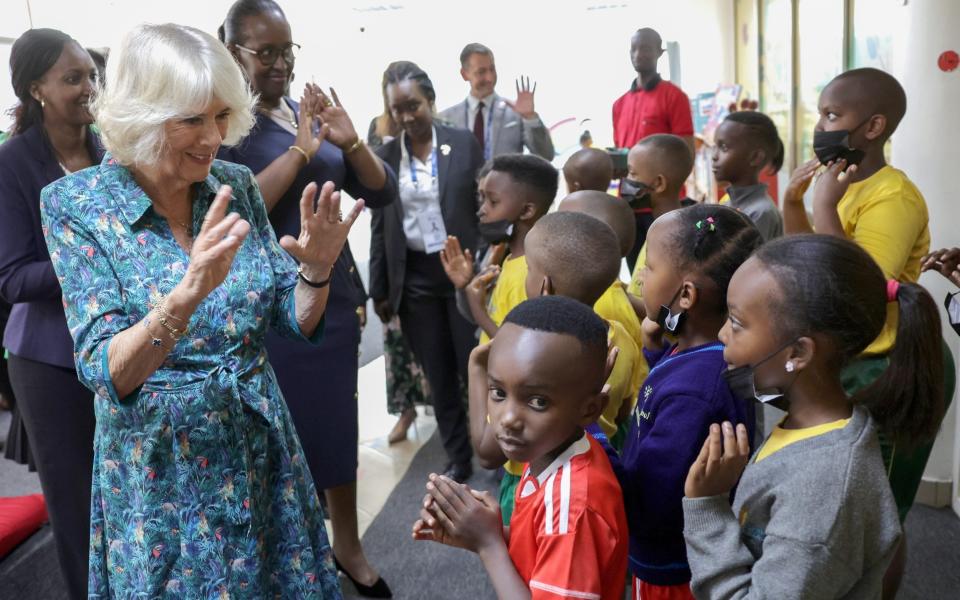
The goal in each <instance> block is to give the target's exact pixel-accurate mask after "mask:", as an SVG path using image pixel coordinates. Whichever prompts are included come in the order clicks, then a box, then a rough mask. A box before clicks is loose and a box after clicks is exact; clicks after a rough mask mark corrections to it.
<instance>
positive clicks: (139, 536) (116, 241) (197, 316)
mask: <svg viewBox="0 0 960 600" xmlns="http://www.w3.org/2000/svg"><path fill="white" fill-rule="evenodd" d="M221 184H228V185H230V186H232V188H233V200H231V202H230V207H229V210H230V211H236V212H238V213H240V215H241V216H242V217H243V218H245V219H247V220H248V221H249V222H250V225H251V231H250V234H249V235H248V236H247V238H246V239H245V240H244V243H243V245H242V246H241V248H240V250H239V251H238V253H237V255H236V258H235V259H234V262H233V266H232V268H231V270H230V273H229V274H228V275H227V278H226V280H225V281H224V282H223V284H222V285H220V287H218V288H217V289H215V290H214V291H213V292H212V293H211V294H210V295H209V296H208V297H207V298H206V299H205V300H204V301H203V303H202V304H201V305H200V306H199V308H198V309H197V311H196V312H195V313H194V315H193V317H192V318H191V320H190V324H189V330H188V332H187V334H186V335H185V336H184V337H183V338H181V339H180V341H179V342H178V343H177V344H176V347H175V348H174V349H173V351H172V352H170V354H169V355H168V357H167V359H166V361H165V362H164V363H163V365H162V366H161V367H160V368H159V369H158V370H157V371H156V372H155V373H154V374H153V375H151V376H150V378H149V379H147V381H146V382H145V383H144V384H143V386H142V387H140V388H139V389H137V390H135V391H134V392H132V393H131V394H129V395H128V396H126V397H125V398H119V397H117V394H116V391H115V390H114V387H113V383H112V381H111V379H110V374H109V370H108V368H107V349H108V346H109V344H110V340H111V338H112V337H113V336H114V335H116V334H117V333H119V332H121V331H123V330H124V329H127V328H128V327H134V326H143V325H138V323H139V322H140V321H141V320H142V319H143V318H144V316H145V315H146V314H147V312H148V311H149V310H150V307H151V306H153V305H155V304H156V303H157V302H158V301H159V300H160V299H161V297H162V296H163V295H164V294H167V293H169V292H170V291H171V290H172V289H173V288H174V286H176V284H177V283H178V282H179V281H180V280H181V279H182V278H183V275H184V273H185V271H186V268H187V264H188V262H189V257H188V255H187V253H186V252H184V250H183V249H182V248H181V247H180V246H179V245H178V244H177V242H176V241H175V239H174V237H173V234H172V232H171V231H170V228H169V227H168V226H167V223H166V221H165V220H164V219H163V218H162V217H160V216H158V215H157V213H156V212H154V210H153V208H152V204H151V202H150V199H149V198H148V197H147V195H146V194H145V193H144V191H143V190H142V189H141V188H140V187H139V186H138V185H137V184H136V182H135V181H134V179H133V177H132V175H131V173H130V171H128V170H127V169H126V168H124V167H123V166H121V165H119V164H117V163H116V162H115V161H114V160H113V159H112V158H111V157H110V155H109V154H108V155H107V156H105V157H104V160H103V162H102V163H101V164H100V165H98V166H94V167H91V168H89V169H85V170H83V171H80V172H78V173H75V174H73V175H71V176H68V177H64V178H63V179H60V180H59V181H57V182H55V183H53V184H51V185H49V186H47V187H46V188H44V190H43V193H42V196H41V203H42V213H43V226H44V234H45V236H46V240H47V246H48V248H49V250H50V255H51V258H52V259H53V266H54V269H55V270H56V272H57V276H58V278H59V279H60V285H61V286H62V288H63V296H64V307H65V309H66V314H67V322H68V325H69V326H70V331H71V333H72V335H73V339H74V342H75V343H74V352H75V359H76V364H77V372H78V374H79V377H80V379H81V381H82V382H83V383H84V384H85V385H87V386H88V387H89V388H90V389H92V390H93V391H94V392H95V393H96V400H95V403H96V406H95V409H96V416H97V429H96V436H95V440H94V467H93V493H92V502H91V511H90V512H91V523H90V579H89V597H90V598H110V597H118V598H133V597H137V598H157V597H162V598H166V597H171V598H191V599H192V598H339V597H340V589H339V584H338V581H337V576H336V571H335V570H334V567H333V557H332V552H331V550H330V545H329V542H328V539H327V534H326V531H325V529H324V522H323V513H322V509H321V507H320V503H319V500H318V498H317V492H316V489H315V488H314V484H313V480H312V478H311V476H310V471H309V469H308V468H307V464H306V462H305V461H304V458H303V453H302V450H301V448H300V441H299V439H298V438H297V434H296V431H295V430H294V426H293V423H292V421H291V420H290V414H289V413H288V411H287V406H286V404H285V403H284V400H283V397H282V395H281V393H280V388H279V387H278V386H277V381H276V378H275V377H274V373H273V369H272V368H271V367H270V363H269V362H268V360H267V355H266V352H265V350H264V347H263V339H264V335H265V333H266V331H267V328H268V327H273V328H274V329H275V330H276V331H278V332H279V333H281V334H283V335H285V336H288V337H292V338H297V339H301V340H303V341H304V343H308V342H309V343H314V344H316V343H318V342H319V338H320V335H321V330H322V327H318V330H317V332H316V333H315V334H314V336H313V338H311V339H309V340H308V339H306V338H304V337H303V336H302V335H301V333H300V330H299V327H298V325H297V322H296V318H295V313H294V293H293V290H294V287H295V285H296V280H297V276H296V264H295V262H294V260H293V259H292V258H291V257H290V256H289V255H287V253H286V252H285V251H284V250H283V249H281V248H280V246H279V244H278V243H277V240H276V237H275V235H274V233H273V228H272V227H271V226H270V224H269V222H268V221H267V215H266V211H265V208H264V205H263V200H262V198H261V196H260V191H259V188H258V187H257V185H256V181H255V180H254V178H253V175H252V173H251V172H250V171H249V170H248V169H247V168H246V167H242V166H239V165H234V164H231V163H226V162H221V161H214V163H213V166H212V168H211V172H210V175H209V176H208V177H207V178H206V180H204V181H202V182H200V183H198V184H196V185H195V186H194V194H195V195H194V203H193V230H194V233H195V234H196V233H197V232H199V230H200V225H201V224H202V222H203V218H204V216H205V214H206V212H207V210H208V208H209V207H210V204H211V203H212V201H213V197H214V195H215V193H216V191H217V189H218V188H219V187H220V185H221ZM165 342H166V340H165ZM166 343H168V342H166ZM150 351H153V350H152V349H147V350H145V352H150ZM157 351H160V350H159V349H158V350H157ZM317 385H322V382H317Z"/></svg>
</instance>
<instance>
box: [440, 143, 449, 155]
mask: <svg viewBox="0 0 960 600" xmlns="http://www.w3.org/2000/svg"><path fill="white" fill-rule="evenodd" d="M440 154H443V155H444V156H446V155H448V154H450V144H444V145H442V146H440Z"/></svg>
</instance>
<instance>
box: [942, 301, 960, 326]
mask: <svg viewBox="0 0 960 600" xmlns="http://www.w3.org/2000/svg"><path fill="white" fill-rule="evenodd" d="M958 295H960V292H956V293H953V294H947V298H946V300H944V302H943V305H944V307H946V309H947V317H949V319H950V327H953V330H954V331H956V332H957V335H960V298H957V296H958Z"/></svg>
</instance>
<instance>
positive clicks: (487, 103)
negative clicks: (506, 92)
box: [467, 92, 497, 112]
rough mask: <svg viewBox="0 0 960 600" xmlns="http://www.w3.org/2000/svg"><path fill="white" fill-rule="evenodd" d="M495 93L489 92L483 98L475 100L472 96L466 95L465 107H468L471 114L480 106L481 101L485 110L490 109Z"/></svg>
mask: <svg viewBox="0 0 960 600" xmlns="http://www.w3.org/2000/svg"><path fill="white" fill-rule="evenodd" d="M496 96H497V94H496V92H491V93H490V94H488V95H486V96H484V97H483V98H477V97H476V96H474V95H473V94H468V95H467V106H468V107H470V111H471V112H476V110H477V106H478V105H479V104H480V101H481V100H482V101H483V106H484V107H485V108H490V107H491V106H493V102H494V99H495V98H496Z"/></svg>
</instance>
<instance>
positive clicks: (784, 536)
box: [683, 235, 944, 598]
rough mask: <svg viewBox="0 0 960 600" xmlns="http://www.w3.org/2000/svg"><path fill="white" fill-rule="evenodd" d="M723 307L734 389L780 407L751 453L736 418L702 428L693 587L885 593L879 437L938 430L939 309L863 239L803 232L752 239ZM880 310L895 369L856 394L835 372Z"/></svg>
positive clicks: (892, 526)
mask: <svg viewBox="0 0 960 600" xmlns="http://www.w3.org/2000/svg"><path fill="white" fill-rule="evenodd" d="M811 265H816V266H817V268H810V266H811ZM727 305H728V308H729V316H728V318H727V321H726V322H725V323H724V326H723V329H721V331H720V340H721V341H722V342H723V344H724V345H725V349H724V351H723V358H724V360H725V361H726V362H727V363H728V364H729V366H730V371H728V372H727V373H728V378H729V380H730V382H731V386H732V388H733V390H734V393H735V394H737V395H738V396H740V397H741V398H746V399H756V400H760V401H773V400H774V399H777V400H778V401H779V402H780V403H781V405H782V406H784V408H785V409H786V410H787V415H786V417H785V418H784V419H783V420H782V421H781V422H780V424H779V425H778V426H777V427H776V428H774V430H773V431H772V433H771V434H770V436H769V437H768V438H767V439H766V441H765V442H763V444H762V445H761V446H760V448H759V449H758V450H757V452H756V453H755V454H753V456H752V457H751V450H750V448H749V444H748V439H749V438H748V432H747V431H746V430H745V429H744V428H743V427H742V426H735V424H733V423H731V422H724V423H722V425H721V424H720V423H719V422H717V423H714V424H712V425H711V426H710V436H709V438H708V439H707V440H706V441H705V442H704V444H703V446H702V448H701V451H700V454H699V456H698V457H697V460H696V462H694V464H693V465H692V467H691V468H690V472H689V474H688V476H687V479H686V483H685V493H686V498H685V499H684V500H683V516H684V523H685V527H684V537H685V539H686V542H687V557H688V558H689V561H690V568H691V571H692V573H693V582H692V587H693V590H694V592H695V593H696V595H697V597H698V598H731V597H737V598H744V597H749V598H754V597H756V598H800V597H804V598H879V597H880V594H881V588H884V589H883V591H884V592H885V593H886V592H887V589H885V582H884V574H885V572H886V570H887V565H889V564H890V561H891V560H892V558H893V556H894V554H895V552H896V550H897V546H898V539H899V538H900V535H901V528H900V522H899V520H898V515H897V507H896V504H895V502H894V498H893V494H892V493H891V489H890V487H889V486H888V485H887V483H886V480H887V474H886V471H885V468H884V465H883V462H882V459H881V452H880V444H879V443H878V437H877V431H878V429H881V430H886V431H892V432H897V433H896V437H895V438H894V441H895V442H896V443H898V444H901V447H903V448H911V447H916V446H917V445H922V444H925V443H928V442H929V441H930V440H932V439H933V437H934V436H935V435H936V432H937V429H938V427H939V424H940V420H941V419H942V417H943V412H944V404H943V390H942V381H943V366H944V365H943V360H942V355H941V350H940V335H941V332H940V320H939V315H938V312H937V307H936V304H935V303H934V301H933V299H932V298H931V297H930V296H929V294H927V292H926V291H925V290H924V289H923V288H922V287H920V286H919V285H917V284H911V283H903V284H901V283H899V282H897V281H896V280H888V279H887V278H886V277H885V276H884V274H883V273H882V271H881V270H880V268H879V267H878V266H877V264H876V263H875V262H874V261H873V260H872V259H871V257H870V256H869V255H868V254H867V253H866V252H865V251H864V250H863V249H861V248H860V247H859V246H858V245H856V244H854V243H852V242H850V241H848V240H842V239H839V238H837V237H833V236H827V235H805V236H791V237H787V238H782V239H779V240H776V241H774V242H771V243H769V244H766V245H764V246H763V247H761V248H760V249H759V250H758V251H757V252H756V253H755V254H754V256H753V257H751V258H750V259H749V260H747V262H745V263H744V264H743V266H741V267H740V268H739V269H738V270H737V272H736V273H735V274H734V276H733V278H732V280H731V281H730V286H729V290H728V292H727ZM890 306H893V307H894V308H895V309H896V310H897V312H898V314H899V324H900V325H899V329H898V331H897V344H896V346H895V347H894V349H893V352H892V354H891V356H890V362H889V367H888V368H887V369H885V370H884V371H883V372H882V374H881V375H880V377H879V379H877V380H876V381H875V382H874V383H873V384H872V385H871V386H869V387H867V388H865V389H862V390H860V391H859V392H858V393H856V394H854V395H853V396H852V397H851V396H850V395H848V393H847V391H846V390H845V389H844V383H843V381H842V370H843V368H844V366H846V365H847V364H848V363H849V362H850V361H851V360H854V359H855V358H856V357H857V355H859V354H860V353H861V352H862V351H863V350H864V348H866V347H867V346H868V345H869V344H870V343H871V341H873V340H874V339H875V338H876V337H877V335H878V334H879V333H880V331H881V330H882V328H883V326H884V322H885V321H886V319H887V309H888V307H890ZM745 466H746V469H745V470H744V467H745ZM741 475H742V476H741ZM738 481H739V483H737V482H738ZM734 485H736V486H737V489H736V494H735V497H734V502H733V507H732V510H731V506H730V504H729V495H730V492H731V490H732V489H733V487H734Z"/></svg>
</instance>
